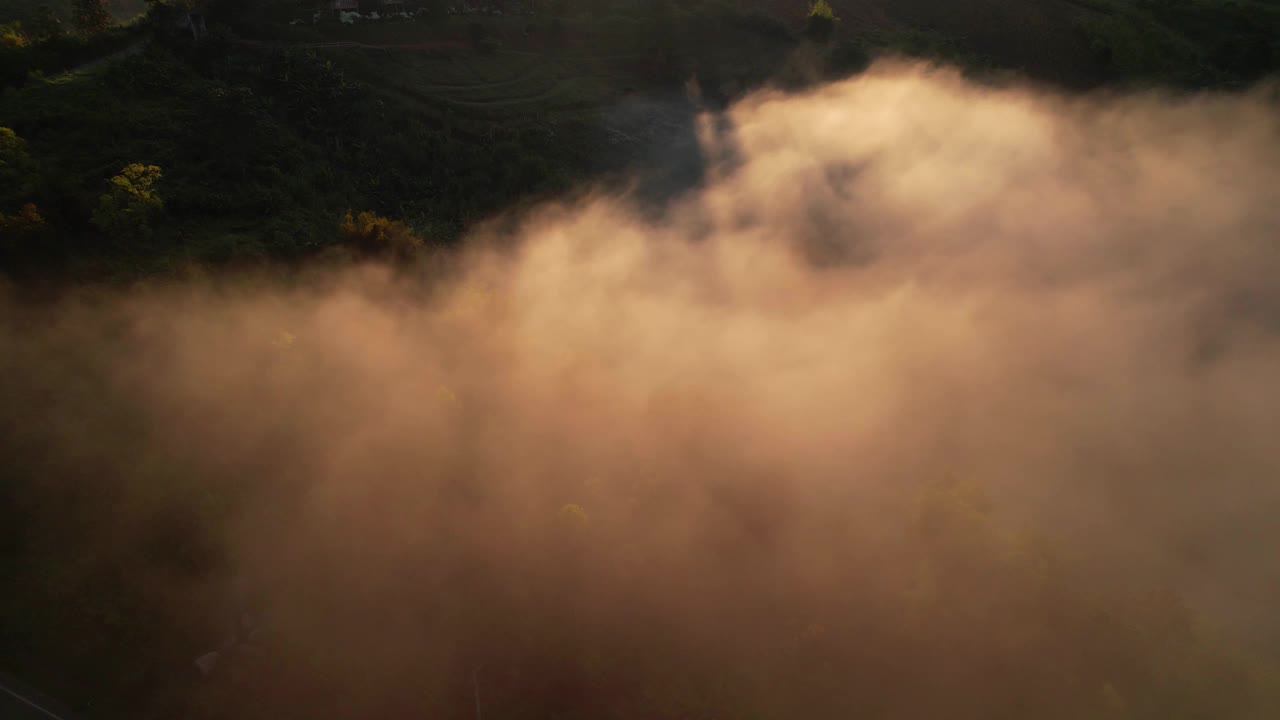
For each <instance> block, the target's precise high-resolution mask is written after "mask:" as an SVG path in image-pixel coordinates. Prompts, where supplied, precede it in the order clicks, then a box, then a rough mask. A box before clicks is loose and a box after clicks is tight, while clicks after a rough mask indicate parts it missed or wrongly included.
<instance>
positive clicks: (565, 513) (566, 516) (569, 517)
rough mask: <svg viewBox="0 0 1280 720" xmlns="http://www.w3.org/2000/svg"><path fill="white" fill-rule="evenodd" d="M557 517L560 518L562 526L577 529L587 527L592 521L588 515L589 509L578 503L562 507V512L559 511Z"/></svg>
mask: <svg viewBox="0 0 1280 720" xmlns="http://www.w3.org/2000/svg"><path fill="white" fill-rule="evenodd" d="M557 517H558V518H559V520H560V524H561V525H562V526H564V527H566V528H572V529H575V530H580V529H584V528H586V527H587V525H588V523H589V522H590V520H589V518H588V517H587V511H586V510H583V509H582V506H581V505H578V504H576V503H569V504H568V505H565V506H564V507H562V508H560V512H559V513H557Z"/></svg>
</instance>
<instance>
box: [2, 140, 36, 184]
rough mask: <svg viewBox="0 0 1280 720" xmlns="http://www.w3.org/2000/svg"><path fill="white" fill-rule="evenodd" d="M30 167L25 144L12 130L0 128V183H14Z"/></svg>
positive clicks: (29, 157)
mask: <svg viewBox="0 0 1280 720" xmlns="http://www.w3.org/2000/svg"><path fill="white" fill-rule="evenodd" d="M30 167H31V156H30V155H28V154H27V142H26V141H25V140H23V139H22V138H20V137H18V134H17V133H15V132H14V131H13V129H12V128H7V127H0V182H14V181H15V180H17V179H18V176H19V175H21V174H22V173H25V172H27V171H28V170H29V169H30Z"/></svg>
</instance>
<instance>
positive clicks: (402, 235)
mask: <svg viewBox="0 0 1280 720" xmlns="http://www.w3.org/2000/svg"><path fill="white" fill-rule="evenodd" d="M338 231H339V232H340V233H341V235H342V239H343V241H344V242H345V243H346V244H347V245H349V246H350V247H352V248H354V249H356V250H357V251H358V252H360V253H361V254H362V255H368V256H372V257H390V258H393V259H396V260H409V259H411V258H413V257H414V256H415V255H416V254H417V253H418V251H419V250H421V249H422V240H421V239H420V238H418V237H417V236H415V235H414V234H413V230H411V229H410V228H409V226H408V225H406V224H404V223H402V222H400V221H399V220H390V219H388V218H385V217H382V216H381V215H378V214H377V213H372V212H368V211H366V212H362V213H360V214H359V215H355V216H353V215H352V214H351V211H349V210H348V211H347V214H346V215H345V216H343V218H342V222H341V223H339V224H338Z"/></svg>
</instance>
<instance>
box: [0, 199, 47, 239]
mask: <svg viewBox="0 0 1280 720" xmlns="http://www.w3.org/2000/svg"><path fill="white" fill-rule="evenodd" d="M44 229H45V224H44V217H43V216H42V215H40V209H39V208H37V207H36V206H35V204H34V203H27V204H25V205H23V206H22V209H21V210H19V211H18V212H16V213H14V214H12V215H6V214H4V213H0V243H2V242H9V241H13V240H17V239H19V238H24V237H30V236H32V235H36V234H39V233H40V232H42V231H43V230H44Z"/></svg>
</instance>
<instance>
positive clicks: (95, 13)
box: [72, 0, 111, 33]
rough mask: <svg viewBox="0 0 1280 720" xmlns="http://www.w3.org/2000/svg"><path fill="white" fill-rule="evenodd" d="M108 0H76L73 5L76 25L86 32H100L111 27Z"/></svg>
mask: <svg viewBox="0 0 1280 720" xmlns="http://www.w3.org/2000/svg"><path fill="white" fill-rule="evenodd" d="M107 2H108V0H75V2H74V5H73V6H72V12H73V13H74V17H75V23H76V27H77V28H79V29H80V30H81V31H83V32H86V33H100V32H102V31H103V30H106V29H107V28H109V27H111V11H110V10H109V9H108V7H107Z"/></svg>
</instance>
